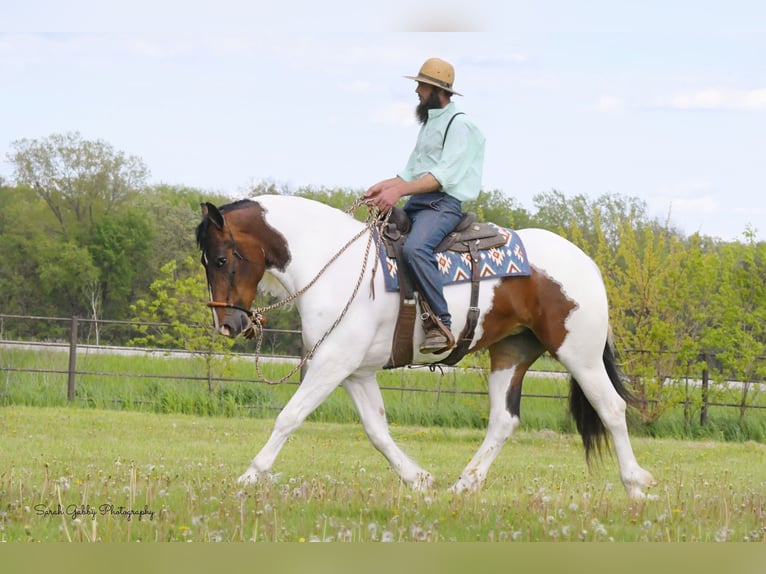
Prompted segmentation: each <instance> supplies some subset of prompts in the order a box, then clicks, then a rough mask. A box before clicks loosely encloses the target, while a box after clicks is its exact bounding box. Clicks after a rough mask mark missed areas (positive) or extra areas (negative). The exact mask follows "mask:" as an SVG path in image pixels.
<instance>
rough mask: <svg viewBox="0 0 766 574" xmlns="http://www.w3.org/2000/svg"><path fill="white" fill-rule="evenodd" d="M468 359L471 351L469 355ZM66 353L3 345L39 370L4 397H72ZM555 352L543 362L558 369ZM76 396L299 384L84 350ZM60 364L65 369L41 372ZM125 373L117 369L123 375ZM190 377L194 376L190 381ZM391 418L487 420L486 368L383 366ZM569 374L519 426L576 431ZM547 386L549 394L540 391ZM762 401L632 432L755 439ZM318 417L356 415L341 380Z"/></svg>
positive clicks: (274, 370) (104, 401) (132, 403)
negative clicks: (210, 376) (388, 368)
mask: <svg viewBox="0 0 766 574" xmlns="http://www.w3.org/2000/svg"><path fill="white" fill-rule="evenodd" d="M470 359H472V360H473V358H472V357H471V358H470ZM67 362H68V358H67V354H66V353H60V352H52V351H29V350H3V351H2V355H1V356H0V367H3V368H13V369H37V370H38V372H22V371H19V370H12V371H10V370H9V371H4V372H0V405H28V406H64V405H67V399H66V392H67V391H66V386H67V375H66V370H67ZM260 366H261V369H262V370H263V372H264V376H266V377H267V378H269V379H272V380H277V379H280V378H282V377H283V376H284V375H286V374H287V373H288V372H289V371H290V370H291V367H289V366H287V365H284V364H275V363H266V362H262V363H261V365H260ZM555 366H556V363H555V362H553V361H551V359H545V361H541V365H539V366H538V368H544V369H548V370H553V369H554V367H555ZM77 369H78V371H79V372H80V373H88V374H79V375H78V376H77V380H76V393H75V401H74V404H75V405H78V406H87V407H91V408H99V409H114V410H133V411H142V412H155V413H185V414H195V415H206V416H236V417H254V418H267V419H272V418H273V417H274V416H275V415H276V413H277V412H278V411H279V410H280V409H281V408H282V407H283V406H284V404H285V403H286V402H287V401H288V400H289V398H290V397H291V396H292V394H293V392H295V389H296V385H297V378H298V377H297V375H296V376H293V377H292V378H291V380H290V382H288V383H285V384H281V385H267V384H264V383H262V382H254V379H255V378H256V370H255V366H254V364H253V361H252V360H244V359H240V360H232V361H230V362H229V363H227V364H225V363H219V364H217V365H216V366H215V369H214V372H213V376H214V377H221V378H225V379H226V381H217V380H212V381H208V380H207V378H206V376H205V373H206V368H205V363H204V361H203V360H202V359H201V358H198V357H197V358H174V357H161V356H160V357H150V356H138V357H136V356H133V357H126V356H119V355H104V354H85V353H81V354H80V355H79V357H78V361H77ZM41 371H61V372H41ZM118 375H119V376H118ZM183 377H194V379H192V380H187V379H184V378H183ZM378 382H379V384H380V385H381V387H382V388H383V389H384V390H383V395H384V399H385V401H386V409H387V413H388V416H389V419H390V420H391V421H392V422H396V423H398V424H402V425H420V426H424V427H447V428H473V429H484V428H485V427H486V423H487V412H488V399H487V396H486V392H485V391H486V389H487V381H486V376H485V374H484V372H483V371H481V370H479V369H460V370H447V371H444V372H443V373H442V372H440V371H438V370H437V371H435V372H430V371H429V370H428V369H426V368H420V369H398V370H394V371H381V372H380V373H378ZM567 394H568V382H567V381H566V380H564V379H560V378H555V377H547V376H542V377H538V376H532V375H528V376H527V378H526V380H525V383H524V395H525V396H524V397H523V399H522V402H521V411H522V416H521V421H522V427H521V430H530V431H531V430H545V429H550V430H554V431H556V432H564V433H574V432H575V430H574V426H573V423H572V421H571V418H570V417H569V415H568V414H567V401H566V400H561V399H556V398H546V397H545V396H548V397H550V396H566V395H567ZM541 395H542V396H541ZM712 395H713V398H714V400H716V401H718V402H723V403H736V402H738V400H739V396H738V394H737V393H736V391H725V390H722V389H713V392H712ZM751 401H752V403H753V404H756V405H762V406H763V405H764V404H766V393H761V394H754V395H753V397H752V399H751ZM763 413H764V411H763V409H760V410H759V409H749V410H748V411H747V412H746V413H745V415H744V416H743V417H740V416H739V412H738V410H737V409H735V408H730V407H711V408H710V415H709V419H708V422H707V424H706V425H705V426H700V424H699V414H698V411H697V410H694V409H693V410H692V411H691V416H690V417H688V419H689V420H687V417H686V416H685V415H684V411H683V407H682V406H677V407H674V408H672V409H670V410H668V411H667V412H665V413H664V414H663V415H662V417H661V418H660V420H658V421H657V422H654V423H652V424H648V425H647V424H643V423H642V422H641V421H640V419H639V417H638V416H637V413H636V412H630V419H629V423H630V427H631V432H632V433H633V434H634V435H637V436H651V437H672V438H679V439H697V440H725V441H726V440H728V441H747V440H754V441H758V442H766V417H764V416H763ZM309 420H311V421H315V422H340V423H347V422H355V421H356V420H357V416H356V412H355V410H354V407H353V405H352V403H351V401H350V399H349V398H348V396H347V395H346V393H345V392H344V391H343V390H342V389H338V390H336V391H335V392H334V393H333V394H332V395H331V396H330V397H329V398H328V400H327V401H325V402H324V403H323V404H322V405H321V406H320V407H319V409H318V410H317V411H316V412H315V413H313V414H312V415H311V417H310V419H309Z"/></svg>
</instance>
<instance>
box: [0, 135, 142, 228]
mask: <svg viewBox="0 0 766 574" xmlns="http://www.w3.org/2000/svg"><path fill="white" fill-rule="evenodd" d="M11 147H12V148H13V151H12V152H10V153H8V156H7V157H8V160H9V161H10V162H11V163H12V164H13V166H14V175H15V178H16V182H17V184H22V185H26V186H28V187H29V189H31V190H33V191H34V193H35V195H36V196H37V197H39V198H40V199H42V200H43V201H45V203H46V204H47V205H48V207H49V208H50V210H51V211H52V212H53V214H54V216H55V218H56V221H58V223H59V226H60V230H61V231H62V233H64V235H67V234H68V232H69V228H70V227H71V226H72V225H77V226H78V227H79V228H80V232H82V228H83V227H85V228H89V227H90V226H91V225H93V224H94V223H95V221H96V220H97V219H98V218H99V216H101V215H103V214H108V213H111V212H113V211H114V210H115V209H116V208H117V207H119V206H121V205H124V204H125V202H126V201H127V200H128V199H129V198H130V197H131V196H132V195H133V194H134V193H135V192H136V191H137V190H139V189H140V188H141V187H142V186H143V185H144V184H145V181H146V178H147V177H148V175H149V170H148V169H147V167H146V165H144V163H143V161H142V160H141V159H139V158H138V157H135V156H129V155H126V154H125V153H123V152H119V151H115V150H114V148H113V147H112V146H111V145H109V144H108V143H106V142H104V141H102V140H95V141H89V140H85V139H83V138H82V136H81V135H80V134H79V133H78V132H69V133H65V134H54V135H51V136H49V137H47V138H44V139H42V140H29V139H21V140H17V141H15V142H13V143H12V144H11Z"/></svg>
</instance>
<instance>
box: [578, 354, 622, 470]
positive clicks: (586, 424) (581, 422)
mask: <svg viewBox="0 0 766 574" xmlns="http://www.w3.org/2000/svg"><path fill="white" fill-rule="evenodd" d="M603 357H604V368H605V369H606V373H607V375H608V376H609V380H610V381H611V382H612V385H613V386H614V389H615V390H616V391H617V394H618V395H620V397H622V399H623V400H624V401H625V402H627V403H632V402H633V400H634V398H633V395H631V393H630V391H629V390H628V389H627V387H625V385H624V384H623V383H622V379H621V377H620V370H619V368H618V367H617V363H616V361H615V355H614V350H613V348H612V345H611V343H610V341H607V342H606V344H605V345H604V355H603ZM569 383H570V387H569V412H570V413H572V417H573V418H574V420H575V424H576V425H577V431H578V432H579V433H580V436H581V437H582V442H583V446H584V447H585V458H586V460H588V462H590V460H591V455H592V454H593V453H594V452H596V453H598V454H599V455H600V454H601V453H602V449H603V447H604V445H606V444H608V442H609V437H608V435H607V432H606V428H605V427H604V423H603V422H602V421H601V418H600V417H599V416H598V413H597V412H596V409H594V408H593V406H592V405H591V404H590V402H588V399H587V398H586V397H585V394H584V393H583V392H582V389H581V388H580V384H579V383H578V382H577V380H576V379H575V378H574V377H571V378H570V380H569Z"/></svg>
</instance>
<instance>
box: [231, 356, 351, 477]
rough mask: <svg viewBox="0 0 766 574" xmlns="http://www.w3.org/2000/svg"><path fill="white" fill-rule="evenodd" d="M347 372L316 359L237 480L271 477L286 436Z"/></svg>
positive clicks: (328, 394) (298, 425)
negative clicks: (327, 365) (269, 433)
mask: <svg viewBox="0 0 766 574" xmlns="http://www.w3.org/2000/svg"><path fill="white" fill-rule="evenodd" d="M347 375H348V373H347V372H341V371H340V370H339V369H338V368H337V366H334V367H329V368H324V369H323V368H322V366H321V365H320V364H318V363H317V361H316V360H314V361H312V365H311V368H309V370H308V371H307V372H306V376H305V377H304V379H303V382H302V383H301V385H300V386H299V387H298V390H297V391H295V394H294V395H293V396H292V397H291V398H290V400H289V401H288V402H287V404H286V405H285V406H284V408H283V409H282V411H281V412H280V413H279V415H278V416H277V418H276V420H275V421H274V429H273V430H272V432H271V436H270V437H269V440H267V441H266V444H265V445H264V446H263V448H262V449H261V450H260V452H258V454H257V455H256V456H255V458H254V459H253V461H252V462H251V463H250V466H249V467H248V469H247V470H246V471H245V473H244V474H243V475H242V476H240V477H239V479H238V480H237V481H238V482H239V483H240V484H251V483H254V482H257V481H258V480H259V479H262V478H265V477H269V478H270V477H271V468H272V466H273V465H274V461H275V460H276V458H277V455H279V452H280V451H281V450H282V447H283V446H284V444H285V442H286V441H287V439H288V438H289V436H290V435H291V434H292V433H293V432H294V431H295V430H296V429H297V428H298V427H300V426H301V424H302V423H303V421H304V420H306V417H307V416H309V415H310V414H311V413H312V412H314V410H316V408H317V407H318V406H319V405H321V404H322V403H323V402H324V400H325V399H326V398H327V397H328V396H330V393H332V391H333V390H334V389H335V388H336V387H337V386H338V385H339V384H340V382H341V381H342V380H343V379H344V378H345V377H346V376H347Z"/></svg>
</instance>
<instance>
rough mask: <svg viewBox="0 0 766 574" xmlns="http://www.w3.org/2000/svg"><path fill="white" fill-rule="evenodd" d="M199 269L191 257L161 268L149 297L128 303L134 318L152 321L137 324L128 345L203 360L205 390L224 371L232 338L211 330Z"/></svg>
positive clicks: (211, 386)
mask: <svg viewBox="0 0 766 574" xmlns="http://www.w3.org/2000/svg"><path fill="white" fill-rule="evenodd" d="M199 268H200V264H199V261H198V260H196V259H195V258H193V257H186V258H185V259H184V260H183V261H182V262H181V263H180V264H179V263H178V262H176V261H175V260H173V261H170V262H168V263H167V264H166V265H164V266H163V267H162V276H161V277H159V278H158V279H157V280H156V281H154V282H153V283H152V285H151V297H150V298H147V299H140V300H138V301H137V302H136V303H135V304H134V305H132V306H131V309H132V311H133V314H134V318H135V320H137V321H142V322H149V323H155V324H154V325H146V324H141V325H138V326H137V330H138V336H136V337H134V338H133V339H132V340H131V341H130V344H131V345H139V346H147V347H159V348H166V349H167V348H170V349H185V350H187V351H191V352H192V353H194V354H195V356H197V357H199V358H201V359H202V361H203V362H204V365H205V372H206V373H207V380H208V390H209V391H210V392H213V391H214V387H215V385H214V384H213V378H215V377H216V376H219V375H220V374H222V372H225V371H226V367H227V366H228V364H229V360H230V359H231V348H232V345H233V343H234V341H233V340H232V339H229V338H228V337H223V336H220V335H217V334H216V333H215V331H214V330H213V329H212V326H211V325H212V323H211V320H210V310H209V309H208V308H207V307H206V306H205V304H204V301H206V300H207V298H208V297H207V285H206V284H205V279H204V273H201V272H200V270H199ZM157 323H159V324H157Z"/></svg>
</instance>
